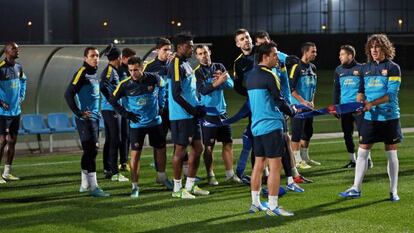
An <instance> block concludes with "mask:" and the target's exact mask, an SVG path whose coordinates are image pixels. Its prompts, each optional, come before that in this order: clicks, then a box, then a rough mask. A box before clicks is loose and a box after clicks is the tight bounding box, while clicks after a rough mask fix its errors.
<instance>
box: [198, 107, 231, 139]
mask: <svg viewBox="0 0 414 233" xmlns="http://www.w3.org/2000/svg"><path fill="white" fill-rule="evenodd" d="M227 118H228V117H227V114H223V115H220V116H205V117H204V119H205V120H206V121H208V122H211V123H216V124H218V123H220V120H225V119H227ZM201 130H202V133H203V143H204V145H206V146H213V145H214V143H215V142H216V140H217V141H218V142H223V143H232V142H233V139H232V138H231V127H230V125H225V126H221V127H201Z"/></svg>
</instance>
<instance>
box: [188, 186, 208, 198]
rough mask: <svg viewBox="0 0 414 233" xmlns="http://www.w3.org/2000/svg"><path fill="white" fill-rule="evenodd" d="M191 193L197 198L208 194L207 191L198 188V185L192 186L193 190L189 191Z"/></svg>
mask: <svg viewBox="0 0 414 233" xmlns="http://www.w3.org/2000/svg"><path fill="white" fill-rule="evenodd" d="M191 193H192V194H194V195H198V196H207V195H209V194H210V192H209V191H207V190H203V189H201V188H200V187H198V185H194V186H193V188H192V189H191Z"/></svg>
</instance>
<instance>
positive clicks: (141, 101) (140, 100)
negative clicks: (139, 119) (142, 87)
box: [137, 98, 147, 106]
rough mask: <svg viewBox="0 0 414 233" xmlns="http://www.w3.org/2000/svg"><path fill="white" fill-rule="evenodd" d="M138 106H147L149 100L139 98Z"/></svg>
mask: <svg viewBox="0 0 414 233" xmlns="http://www.w3.org/2000/svg"><path fill="white" fill-rule="evenodd" d="M137 104H138V105H139V106H143V105H146V104H147V99H146V98H139V99H138V101H137Z"/></svg>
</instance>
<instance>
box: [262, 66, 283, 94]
mask: <svg viewBox="0 0 414 233" xmlns="http://www.w3.org/2000/svg"><path fill="white" fill-rule="evenodd" d="M261 69H262V70H264V71H266V72H269V73H271V74H272V76H273V78H274V79H275V81H276V86H277V89H279V90H280V81H279V77H278V76H277V75H276V74H275V73H274V72H273V71H271V70H269V69H268V68H266V67H261Z"/></svg>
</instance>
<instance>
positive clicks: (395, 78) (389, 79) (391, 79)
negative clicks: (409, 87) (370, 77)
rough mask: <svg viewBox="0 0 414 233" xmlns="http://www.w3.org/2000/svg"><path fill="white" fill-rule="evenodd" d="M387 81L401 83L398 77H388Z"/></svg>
mask: <svg viewBox="0 0 414 233" xmlns="http://www.w3.org/2000/svg"><path fill="white" fill-rule="evenodd" d="M388 81H394V82H401V77H400V76H390V77H388Z"/></svg>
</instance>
